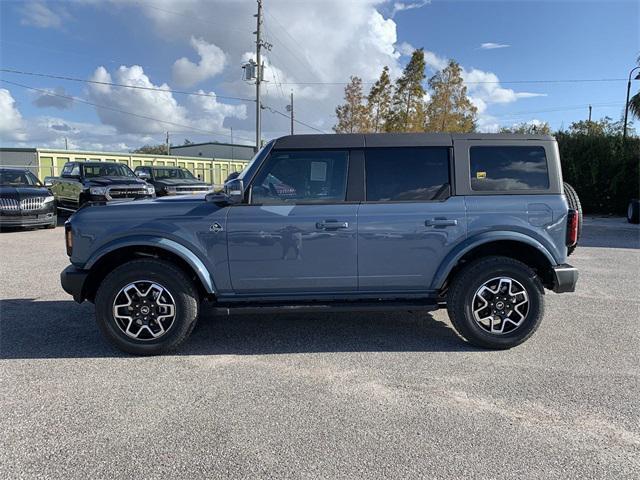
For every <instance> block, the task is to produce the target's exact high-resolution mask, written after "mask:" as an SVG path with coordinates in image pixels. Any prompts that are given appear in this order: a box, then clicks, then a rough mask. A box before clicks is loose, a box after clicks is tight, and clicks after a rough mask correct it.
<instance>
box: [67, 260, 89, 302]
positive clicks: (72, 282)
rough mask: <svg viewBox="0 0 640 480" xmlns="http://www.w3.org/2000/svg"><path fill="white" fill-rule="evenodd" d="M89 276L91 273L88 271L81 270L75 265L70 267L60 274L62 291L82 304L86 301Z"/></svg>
mask: <svg viewBox="0 0 640 480" xmlns="http://www.w3.org/2000/svg"><path fill="white" fill-rule="evenodd" d="M88 275H89V272H88V271H87V270H81V269H79V268H77V267H75V266H73V265H69V266H68V267H67V268H65V269H64V270H63V271H62V272H60V283H61V284H62V289H63V290H64V291H65V292H67V293H68V294H69V295H71V296H72V297H73V299H74V300H75V301H76V302H78V303H82V302H83V301H84V299H85V297H84V286H85V283H86V281H87V276H88Z"/></svg>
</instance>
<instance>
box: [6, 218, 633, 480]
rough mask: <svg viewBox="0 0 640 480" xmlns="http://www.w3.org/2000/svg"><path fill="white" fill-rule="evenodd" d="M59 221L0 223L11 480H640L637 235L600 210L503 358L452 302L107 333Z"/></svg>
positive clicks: (207, 319) (214, 319) (207, 320)
mask: <svg viewBox="0 0 640 480" xmlns="http://www.w3.org/2000/svg"><path fill="white" fill-rule="evenodd" d="M63 236H64V234H63V229H62V228H57V229H55V230H32V231H10V232H2V233H0V299H1V306H0V478H65V479H73V478H82V479H86V478H91V479H100V478H109V479H112V478H114V479H115V478H145V479H146V478H171V477H181V478H205V477H206V478H277V479H284V478H295V479H299V478H384V479H390V478H419V477H423V478H532V479H540V478H562V479H565V478H580V479H584V478H612V479H621V478H640V381H639V380H640V328H639V324H640V229H639V228H638V227H637V226H632V225H628V224H626V223H625V221H624V220H623V219H616V218H613V219H610V218H588V219H586V222H585V227H584V232H583V239H582V242H581V246H580V247H579V248H578V249H577V251H576V253H575V254H574V255H573V256H572V257H571V258H570V262H571V263H572V264H574V265H575V266H577V267H578V268H579V269H580V280H579V284H578V290H577V292H576V293H574V294H563V295H556V294H553V293H548V294H547V295H546V302H547V303H546V317H545V319H544V321H543V323H542V325H541V327H540V329H539V330H538V332H537V333H536V334H535V335H534V336H533V337H532V338H531V339H530V340H529V341H527V342H526V343H524V344H523V345H521V346H519V347H517V348H514V349H512V350H509V351H500V352H494V351H485V350H479V349H476V348H472V347H470V346H468V345H466V344H465V343H463V342H462V341H461V340H460V339H459V338H458V337H457V336H456V334H455V332H454V331H453V330H452V328H451V325H450V323H449V320H448V318H447V315H446V312H445V311H437V312H434V313H432V314H427V313H407V312H394V313H358V314H353V313H350V314H333V315H331V314H330V315H327V314H314V315H309V314H307V315H295V314H288V315H268V316H234V317H230V318H229V317H212V316H210V315H207V316H204V318H202V320H201V322H200V323H199V325H198V327H197V328H196V330H195V331H194V333H193V334H192V336H191V338H190V339H189V340H188V341H187V342H186V344H185V345H184V346H183V348H182V349H181V350H180V352H179V353H178V354H176V355H171V356H163V357H153V358H138V357H131V356H127V355H124V354H121V353H120V352H118V351H116V350H114V349H113V348H111V347H110V346H108V345H107V344H106V343H105V341H103V339H102V338H101V336H100V334H99V332H98V329H97V327H96V325H95V317H94V313H93V306H92V305H91V304H88V303H84V304H82V305H78V304H76V303H74V302H73V301H72V300H71V299H70V298H69V297H68V296H67V295H66V294H65V293H64V292H63V291H62V289H61V287H60V284H59V277H58V275H59V272H60V271H61V270H62V269H63V268H64V267H65V266H66V265H67V263H68V260H67V257H66V255H65V251H64V250H65V249H64V239H63Z"/></svg>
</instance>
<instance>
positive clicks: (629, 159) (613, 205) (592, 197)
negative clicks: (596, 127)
mask: <svg viewBox="0 0 640 480" xmlns="http://www.w3.org/2000/svg"><path fill="white" fill-rule="evenodd" d="M555 136H556V139H557V140H558V148H559V149H560V160H561V162H562V173H563V176H564V180H565V181H566V182H569V183H570V184H571V185H573V187H574V188H575V189H576V191H577V192H578V196H579V197H580V201H581V202H582V206H583V208H584V211H585V212H586V213H605V214H609V213H613V214H621V215H622V214H624V213H625V212H626V210H627V205H628V202H629V200H630V199H631V198H638V197H640V172H639V171H638V165H639V164H640V138H638V137H632V138H628V139H627V141H626V142H625V145H624V146H623V145H622V137H621V136H620V135H610V134H607V135H585V134H583V133H581V132H580V133H576V132H573V133H572V132H557V133H556V134H555Z"/></svg>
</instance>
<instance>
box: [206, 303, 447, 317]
mask: <svg viewBox="0 0 640 480" xmlns="http://www.w3.org/2000/svg"><path fill="white" fill-rule="evenodd" d="M443 305H444V304H439V303H437V302H436V301H434V300H429V301H417V300H410V301H397V300H387V301H346V302H309V303H282V304H277V303H250V304H238V303H235V302H234V303H212V304H211V306H210V307H208V306H205V308H206V309H207V310H209V311H212V312H213V313H215V314H218V315H234V314H258V313H266V314H269V313H316V312H330V313H333V312H385V311H418V310H420V311H426V312H430V311H433V310H437V309H438V308H441V307H442V306H443Z"/></svg>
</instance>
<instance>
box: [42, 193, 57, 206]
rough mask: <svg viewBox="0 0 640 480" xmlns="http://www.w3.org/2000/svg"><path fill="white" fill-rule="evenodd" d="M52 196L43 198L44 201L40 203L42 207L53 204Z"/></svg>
mask: <svg viewBox="0 0 640 480" xmlns="http://www.w3.org/2000/svg"><path fill="white" fill-rule="evenodd" d="M53 199H54V196H53V195H50V196H48V197H44V201H43V202H42V204H43V205H46V204H47V203H51V202H53Z"/></svg>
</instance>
